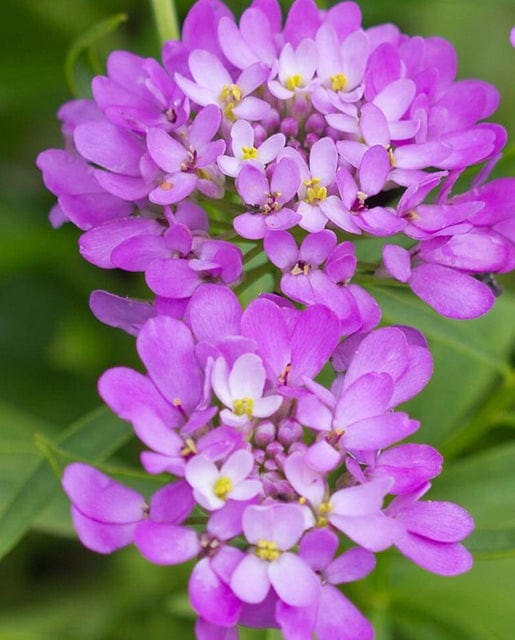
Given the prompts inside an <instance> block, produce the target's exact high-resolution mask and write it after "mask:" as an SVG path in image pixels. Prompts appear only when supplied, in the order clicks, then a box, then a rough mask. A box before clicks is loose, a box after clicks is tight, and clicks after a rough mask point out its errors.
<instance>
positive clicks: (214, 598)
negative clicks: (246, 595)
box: [188, 558, 241, 627]
mask: <svg viewBox="0 0 515 640" xmlns="http://www.w3.org/2000/svg"><path fill="white" fill-rule="evenodd" d="M188 591H189V596H190V602H191V606H192V607H193V609H194V610H195V611H196V612H197V613H198V614H199V615H200V616H202V618H204V619H205V620H208V621H209V622H211V623H212V624H218V625H221V626H224V627H230V626H232V625H234V624H236V622H237V621H238V617H239V615H240V609H241V602H240V601H239V600H238V598H237V597H236V596H235V595H234V594H233V592H232V591H231V589H230V588H229V587H228V586H227V585H226V584H224V583H223V582H221V581H220V579H219V578H218V576H217V575H216V573H215V572H214V571H213V569H212V568H211V566H210V559H209V558H203V559H202V560H200V561H199V562H198V563H197V564H196V565H195V567H194V568H193V571H192V573H191V576H190V580H189V584H188Z"/></svg>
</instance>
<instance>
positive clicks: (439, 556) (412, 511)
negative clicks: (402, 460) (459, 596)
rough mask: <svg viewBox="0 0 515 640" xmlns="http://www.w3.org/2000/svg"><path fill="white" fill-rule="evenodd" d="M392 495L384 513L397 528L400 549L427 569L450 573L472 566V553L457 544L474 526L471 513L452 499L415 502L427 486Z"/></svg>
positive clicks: (453, 573) (397, 540) (396, 543)
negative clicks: (392, 498) (451, 500)
mask: <svg viewBox="0 0 515 640" xmlns="http://www.w3.org/2000/svg"><path fill="white" fill-rule="evenodd" d="M429 486H430V485H429V484H427V485H426V486H425V487H423V489H422V490H419V491H417V492H414V493H412V494H409V495H405V496H399V497H397V498H395V499H394V500H393V501H392V502H391V504H390V505H389V506H388V508H387V509H386V512H385V513H386V514H387V515H388V517H389V518H391V519H393V520H394V521H395V522H396V524H397V526H398V527H399V533H398V534H397V537H396V540H395V542H394V544H395V546H396V547H397V548H398V549H399V551H400V552H401V553H402V554H404V555H405V556H407V557H408V558H410V560H412V561H413V562H415V564H418V565H419V566H421V567H422V568H424V569H426V570H427V571H431V572H433V573H438V574H440V575H444V576H452V575H457V574H460V573H464V572H465V571H468V570H469V569H470V568H471V567H472V556H471V554H470V553H469V552H468V551H467V549H465V547H464V546H463V545H462V544H460V542H461V541H462V540H463V538H465V537H467V536H468V535H469V534H470V533H471V531H472V529H473V528H474V521H473V520H472V518H471V517H470V515H469V514H468V513H467V511H465V509H463V508H462V507H459V506H458V505H456V504H453V503H452V502H435V501H431V500H430V501H427V502H418V498H419V497H420V496H421V494H423V493H425V492H426V491H427V489H428V488H429Z"/></svg>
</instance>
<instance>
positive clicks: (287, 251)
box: [263, 231, 298, 270]
mask: <svg viewBox="0 0 515 640" xmlns="http://www.w3.org/2000/svg"><path fill="white" fill-rule="evenodd" d="M263 246H264V249H265V251H266V254H267V256H268V257H269V258H270V260H271V261H272V262H273V263H274V264H275V266H276V267H279V269H283V270H284V269H290V268H291V267H293V265H294V264H295V262H296V261H297V258H298V249H297V244H296V243H295V240H294V239H293V236H292V235H291V234H290V233H288V232H287V231H274V232H273V233H269V234H267V235H266V237H265V240H264V245H263Z"/></svg>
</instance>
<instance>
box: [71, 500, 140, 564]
mask: <svg viewBox="0 0 515 640" xmlns="http://www.w3.org/2000/svg"><path fill="white" fill-rule="evenodd" d="M71 514H72V521H73V526H74V528H75V530H76V531H77V534H78V536H79V539H80V541H81V542H82V544H83V545H84V546H85V547H87V548H88V549H91V550H92V551H96V552H97V553H112V552H113V551H116V550H117V549H121V548H122V547H125V546H127V545H128V544H131V543H132V541H133V539H134V530H135V528H136V524H135V523H132V524H105V523H103V522H98V521H96V520H92V519H91V518H87V517H86V516H85V515H83V514H82V513H81V512H80V511H79V510H78V509H76V508H75V507H73V506H72V509H71Z"/></svg>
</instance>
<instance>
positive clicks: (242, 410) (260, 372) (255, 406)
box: [211, 353, 283, 427]
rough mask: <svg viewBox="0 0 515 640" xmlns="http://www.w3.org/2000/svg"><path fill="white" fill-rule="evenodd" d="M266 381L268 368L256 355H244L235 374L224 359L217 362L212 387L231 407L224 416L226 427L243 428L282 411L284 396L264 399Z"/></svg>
mask: <svg viewBox="0 0 515 640" xmlns="http://www.w3.org/2000/svg"><path fill="white" fill-rule="evenodd" d="M265 381H266V372H265V367H264V366H263V363H262V361H261V358H260V357H259V356H257V355H256V354H254V353H244V354H243V355H241V356H240V357H239V358H238V359H237V360H236V362H235V363H234V364H233V366H232V369H231V370H229V367H228V366H227V362H226V361H225V360H224V358H217V360H216V361H215V363H214V366H213V372H212V378H211V384H212V385H213V391H214V392H215V393H216V395H217V396H218V398H219V399H220V400H221V401H222V403H223V404H224V405H225V406H226V407H228V408H227V409H224V410H223V411H222V412H221V413H220V417H221V419H222V420H223V421H224V423H225V424H228V425H231V426H233V427H241V426H244V425H245V424H247V423H248V422H249V421H250V420H251V419H252V418H268V416H271V415H272V414H273V413H275V412H276V411H277V410H278V409H279V407H280V406H281V404H282V400H283V399H282V397H281V396H279V395H267V396H263V391H264V387H265Z"/></svg>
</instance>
